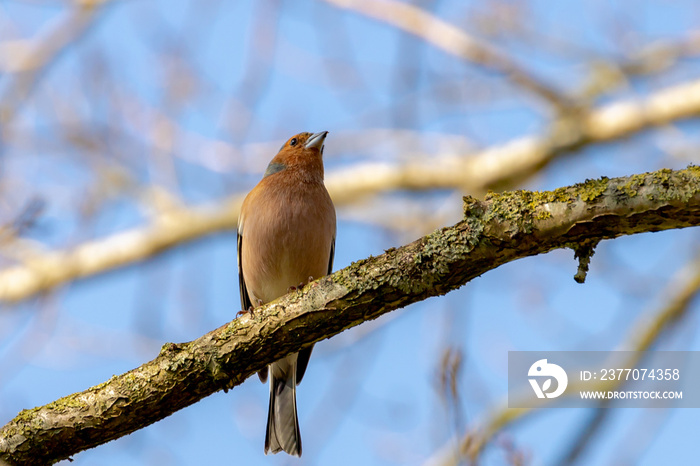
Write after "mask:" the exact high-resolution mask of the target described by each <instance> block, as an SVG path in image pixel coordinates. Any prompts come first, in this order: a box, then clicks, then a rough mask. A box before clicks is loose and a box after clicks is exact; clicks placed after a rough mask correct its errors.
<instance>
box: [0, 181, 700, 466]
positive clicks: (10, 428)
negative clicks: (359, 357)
mask: <svg viewBox="0 0 700 466" xmlns="http://www.w3.org/2000/svg"><path fill="white" fill-rule="evenodd" d="M696 225H700V168H697V167H691V168H688V169H685V170H680V171H672V170H666V169H665V170H660V171H657V172H654V173H649V174H642V175H634V176H630V177H624V178H615V179H607V178H603V179H600V180H592V181H587V182H586V183H582V184H578V185H575V186H571V187H568V188H560V189H557V190H555V191H552V192H542V193H533V192H528V191H517V192H510V193H504V194H494V195H491V196H488V197H487V198H486V199H485V200H484V201H477V200H475V199H473V198H465V199H464V218H463V220H462V221H460V222H459V223H457V224H456V225H454V226H452V227H446V228H443V229H441V230H438V231H436V232H434V233H432V234H430V235H428V236H425V237H423V238H420V239H418V240H417V241H414V242H413V243H411V244H408V245H406V246H403V247H401V248H398V249H393V248H392V249H390V250H388V251H387V252H386V253H385V254H382V255H381V256H378V257H373V258H370V259H365V260H362V261H358V262H356V263H354V264H352V265H351V266H349V267H347V268H345V269H343V270H340V271H338V272H336V273H334V274H332V275H330V276H327V277H324V278H323V279H321V280H318V281H316V282H313V283H312V284H310V285H308V286H306V287H305V288H304V289H303V290H301V291H297V292H294V293H291V294H289V295H286V296H284V297H282V298H280V299H279V300H277V301H274V302H272V303H269V304H267V305H265V306H262V307H260V308H258V309H257V310H256V311H255V314H254V315H246V316H245V317H243V318H241V319H237V320H234V321H233V322H231V323H229V324H226V325H224V326H222V327H220V328H219V329H216V330H214V331H212V332H210V333H208V334H206V335H204V336H203V337H201V338H199V339H197V340H195V341H192V342H189V343H183V344H180V345H175V344H166V345H164V346H163V349H162V350H161V353H160V355H159V356H158V357H157V358H156V359H154V360H153V361H151V362H148V363H146V364H144V365H142V366H141V367H139V368H137V369H134V370H132V371H130V372H128V373H126V374H123V375H120V376H115V377H113V378H112V379H110V380H108V381H107V382H105V383H103V384H101V385H98V386H96V387H93V388H90V389H88V390H86V391H85V392H82V393H77V394H73V395H70V396H67V397H65V398H62V399H59V400H57V401H55V402H53V403H51V404H48V405H46V406H42V407H38V408H34V409H32V410H26V411H23V412H21V413H20V414H19V415H18V416H17V417H16V418H15V419H13V420H12V421H10V423H8V424H7V425H6V426H4V427H3V428H2V429H1V430H0V459H2V460H5V461H8V462H10V463H28V462H34V463H39V462H41V463H42V464H43V463H51V462H55V461H58V460H60V459H63V458H67V457H69V456H70V455H73V454H75V453H77V452H79V451H82V450H84V449H87V448H91V447H94V446H97V445H100V444H102V443H105V442H107V441H109V440H112V439H115V438H118V437H120V436H123V435H126V434H128V433H130V432H133V431H135V430H137V429H140V428H142V427H144V426H146V425H149V424H151V423H153V422H156V421H158V420H160V419H162V418H164V417H166V416H168V415H170V414H172V413H173V412H175V411H177V410H179V409H182V408H184V407H186V406H189V405H191V404H193V403H196V402H197V401H198V400H200V399H202V398H204V397H206V396H208V395H211V394H212V393H215V392H217V391H219V390H221V389H225V388H230V387H233V386H236V385H238V384H240V383H242V382H243V381H244V380H245V379H246V378H248V377H249V376H250V375H252V374H254V373H255V372H256V371H257V370H259V369H261V368H263V367H264V366H265V365H266V364H267V363H269V362H270V361H274V360H277V359H279V358H280V357H283V356H284V355H285V354H288V353H290V352H295V351H298V350H299V349H300V348H301V347H303V346H308V345H310V344H311V343H314V342H317V341H319V340H322V339H324V338H329V337H331V336H333V335H336V334H338V333H340V332H342V331H343V330H345V329H347V328H350V327H353V326H356V325H358V324H360V323H362V322H364V321H367V320H371V319H375V318H377V317H379V316H380V315H382V314H385V313H387V312H389V311H391V310H394V309H397V308H400V307H404V306H407V305H409V304H411V303H414V302H417V301H420V300H423V299H426V298H428V297H431V296H437V295H442V294H445V293H447V292H449V291H451V290H454V289H456V288H458V287H460V286H462V285H464V284H465V283H467V282H468V281H470V280H471V279H472V278H475V277H478V276H479V275H481V274H483V273H484V272H486V271H488V270H491V269H493V268H496V267H498V266H500V265H502V264H505V263H507V262H510V261H513V260H516V259H519V258H523V257H526V256H532V255H536V254H542V253H546V252H548V251H551V250H552V249H556V248H564V247H571V245H572V244H576V243H580V242H582V241H591V240H594V239H596V240H601V239H610V238H616V237H618V236H621V235H629V234H635V233H641V232H645V231H660V230H666V229H672V228H683V227H688V226H696ZM273 343H274V344H273Z"/></svg>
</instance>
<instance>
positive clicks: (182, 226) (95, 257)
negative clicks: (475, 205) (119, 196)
mask: <svg viewBox="0 0 700 466" xmlns="http://www.w3.org/2000/svg"><path fill="white" fill-rule="evenodd" d="M698 114H700V80H697V81H691V82H688V83H684V84H679V85H676V86H672V87H669V88H666V89H662V90H660V91H657V92H656V93H653V94H651V95H650V96H648V97H647V98H646V99H643V100H639V101H633V100H628V101H620V102H615V103H612V104H609V105H606V106H602V107H600V108H599V109H597V110H594V111H591V112H590V113H588V114H587V115H585V116H583V117H582V119H581V120H576V121H573V120H572V121H566V122H564V121H562V122H560V123H559V124H557V125H555V128H554V129H553V130H552V131H551V132H550V134H548V135H543V136H526V137H522V138H519V139H516V140H513V141H511V142H508V143H506V144H502V145H497V146H494V147H490V148H487V149H485V150H482V151H480V152H478V153H476V154H471V155H470V156H463V155H459V156H443V157H439V158H437V159H429V160H427V161H425V162H408V163H405V164H401V165H395V164H381V163H373V164H364V165H358V166H355V167H351V168H349V169H347V170H343V171H341V172H338V173H332V174H329V175H328V177H327V180H326V186H327V187H328V191H329V192H330V193H331V196H332V197H333V202H335V204H336V206H340V205H343V204H347V203H351V202H353V201H354V200H356V199H357V198H358V197H359V196H363V195H365V196H366V195H371V194H376V193H378V192H386V191H390V190H394V189H444V188H452V189H455V188H456V189H464V190H466V191H468V192H473V193H478V192H481V191H485V190H486V189H488V188H497V187H498V188H501V187H503V186H509V187H510V186H514V185H515V184H517V183H518V182H519V181H521V180H523V179H525V178H527V177H529V176H530V175H531V174H532V173H534V172H536V171H537V170H538V169H540V168H541V167H542V166H544V165H546V164H547V163H549V162H550V161H552V160H554V159H555V158H556V157H557V156H559V155H561V154H562V153H565V152H567V151H572V150H575V149H577V148H580V147H583V146H586V145H590V144H594V143H604V142H610V141H614V140H619V139H622V138H625V137H629V136H631V135H633V134H635V133H637V132H640V131H643V130H646V129H649V128H651V127H654V126H658V125H663V124H666V123H669V122H672V121H677V120H681V119H686V118H691V117H695V116H697V115H698ZM242 200H243V197H242V196H241V195H239V194H236V195H234V196H230V197H228V198H226V199H223V200H221V201H219V202H217V203H212V204H210V205H205V206H198V207H174V208H172V209H169V210H167V211H165V212H162V213H158V214H156V215H155V216H154V218H153V219H152V221H151V223H150V224H149V225H146V226H144V227H139V228H135V229H132V230H127V231H125V232H122V233H117V234H115V235H112V236H109V237H107V238H102V239H98V240H95V241H91V242H88V243H85V244H83V245H80V246H77V247H75V248H73V249H66V250H59V251H52V252H41V253H36V254H34V255H32V256H30V257H28V258H27V259H26V260H25V261H24V263H22V264H19V265H16V266H12V267H7V268H5V269H3V270H0V302H2V301H4V302H16V301H21V300H23V299H27V298H29V297H32V296H34V295H36V294H38V293H42V292H47V291H50V290H52V289H53V288H56V287H58V286H61V285H63V284H65V283H68V282H71V281H73V280H76V279H80V278H85V277H90V276H93V275H97V274H99V273H104V272H107V271H110V270H113V269H115V268H118V267H123V266H125V265H129V264H132V263H134V262H137V261H141V260H145V259H147V258H149V257H151V256H153V255H155V254H157V253H159V252H162V251H164V250H167V249H169V248H171V247H174V246H177V245H180V244H182V243H184V242H187V241H192V240H195V239H199V238H201V237H203V236H205V235H210V234H213V233H219V232H221V231H226V230H232V229H233V228H235V226H236V222H237V221H238V211H239V209H240V203H241V202H242Z"/></svg>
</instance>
